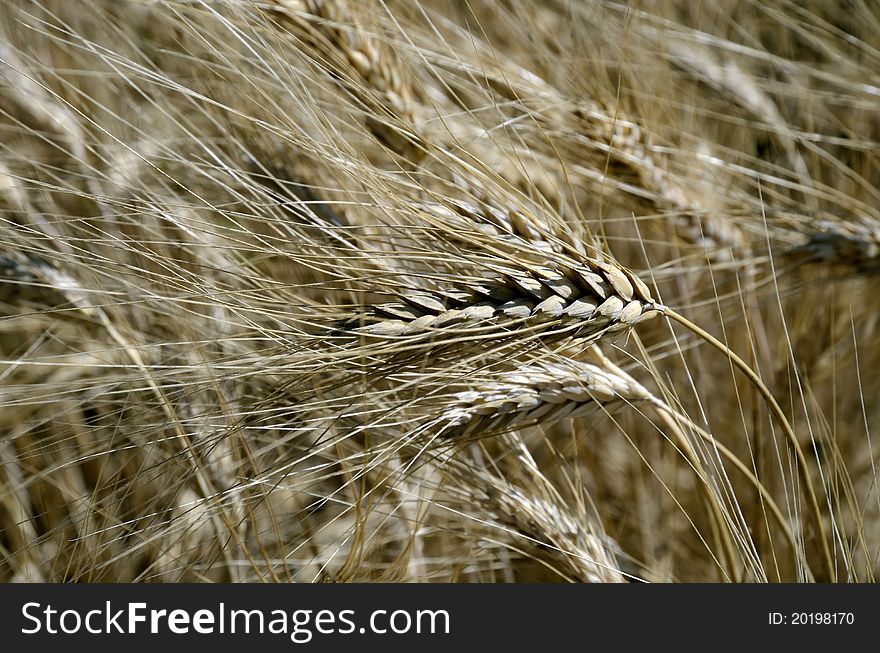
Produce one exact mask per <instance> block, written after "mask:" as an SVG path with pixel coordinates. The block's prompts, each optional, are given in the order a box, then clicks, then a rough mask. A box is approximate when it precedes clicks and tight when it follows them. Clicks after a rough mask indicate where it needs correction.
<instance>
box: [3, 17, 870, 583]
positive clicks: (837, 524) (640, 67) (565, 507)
mask: <svg viewBox="0 0 880 653" xmlns="http://www.w3.org/2000/svg"><path fill="white" fill-rule="evenodd" d="M878 139H880V7H878V5H877V3H875V2H874V1H873V0H840V1H837V2H835V1H827V2H826V1H823V0H805V1H800V2H795V1H794V0H768V1H763V0H762V1H760V2H758V1H757V0H713V1H711V2H709V1H698V2H690V1H687V0H634V1H633V2H614V1H611V0H607V1H606V0H468V1H460V2H459V1H457V0H94V1H88V2H87V1H86V0H0V580H2V581H4V582H9V581H18V582H22V581H26V582H32V581H51V582H59V581H81V582H99V581H114V582H132V581H133V582H172V581H196V582H203V581H204V582H217V581H220V582H244V581H251V582H254V581H256V582H291V581H296V582H351V581H385V582H627V581H636V582H642V581H646V582H707V581H709V582H780V581H781V582H814V581H818V582H828V581H832V582H871V581H873V580H874V577H875V573H877V571H878V557H880V490H878V487H877V479H878V476H877V467H876V463H875V460H876V456H877V454H876V452H875V447H880V443H878V444H877V445H875V443H874V440H875V438H874V434H875V433H876V432H878V430H880V404H878V402H876V401H875V398H876V397H877V393H878V383H880V378H878V376H877V374H876V370H877V369H878V365H880V346H878V319H877V315H878V312H877V309H878V306H880V294H878V293H876V292H875V291H874V290H873V287H874V284H875V283H876V282H877V276H876V274H877V272H878V271H880V159H878V154H877V153H878Z"/></svg>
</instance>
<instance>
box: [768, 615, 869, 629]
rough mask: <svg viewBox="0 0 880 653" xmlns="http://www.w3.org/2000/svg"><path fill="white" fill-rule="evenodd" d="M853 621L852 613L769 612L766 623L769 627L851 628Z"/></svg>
mask: <svg viewBox="0 0 880 653" xmlns="http://www.w3.org/2000/svg"><path fill="white" fill-rule="evenodd" d="M855 620H856V618H855V615H854V614H853V613H852V612H791V613H789V614H783V613H781V612H770V613H768V616H767V622H768V623H769V624H770V625H771V626H784V625H791V626H806V625H814V626H831V625H846V626H851V625H852V624H853V623H855Z"/></svg>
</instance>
